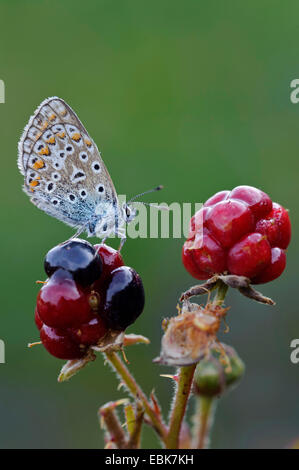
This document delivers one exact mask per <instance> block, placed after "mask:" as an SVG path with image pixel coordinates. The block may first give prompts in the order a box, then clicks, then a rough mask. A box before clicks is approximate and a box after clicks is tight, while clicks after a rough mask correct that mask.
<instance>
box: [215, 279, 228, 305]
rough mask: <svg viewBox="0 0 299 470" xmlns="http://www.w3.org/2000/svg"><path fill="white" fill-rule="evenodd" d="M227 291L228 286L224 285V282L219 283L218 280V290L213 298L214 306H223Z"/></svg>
mask: <svg viewBox="0 0 299 470" xmlns="http://www.w3.org/2000/svg"><path fill="white" fill-rule="evenodd" d="M227 290H228V286H227V285H226V284H224V282H222V281H220V279H219V281H218V289H217V293H216V295H215V297H214V300H213V303H214V304H216V305H220V306H221V305H222V304H223V301H224V299H225V296H226V293H227Z"/></svg>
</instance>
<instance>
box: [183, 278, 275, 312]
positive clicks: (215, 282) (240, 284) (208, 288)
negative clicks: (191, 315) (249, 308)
mask: <svg viewBox="0 0 299 470" xmlns="http://www.w3.org/2000/svg"><path fill="white" fill-rule="evenodd" d="M219 282H223V283H224V284H225V285H227V286H228V287H231V288H233V289H238V290H239V292H240V293H241V294H243V295H245V296H246V297H249V298H250V299H252V300H256V301H257V302H260V303H263V304H266V305H275V302H274V301H273V300H272V299H270V298H269V297H266V296H264V295H263V294H262V293H261V292H259V291H257V290H256V289H254V288H253V287H252V285H251V281H250V279H249V278H248V277H245V276H236V275H234V274H227V275H218V274H217V275H215V276H213V277H211V278H210V279H208V281H207V282H205V283H203V284H199V285H197V286H193V287H191V288H190V289H188V290H187V291H186V292H184V293H183V294H182V295H181V297H180V301H186V300H187V299H189V298H190V297H194V296H196V295H204V294H209V293H210V292H212V290H214V289H216V288H217V287H218V286H219Z"/></svg>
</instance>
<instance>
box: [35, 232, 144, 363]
mask: <svg viewBox="0 0 299 470" xmlns="http://www.w3.org/2000/svg"><path fill="white" fill-rule="evenodd" d="M44 266H45V271H46V274H47V275H48V276H49V279H48V280H47V281H46V282H45V284H44V285H43V287H42V288H41V290H40V292H39V293H38V296H37V306H36V310H35V323H36V326H37V327H38V329H39V330H40V338H41V341H42V343H43V345H44V347H45V348H46V349H47V350H48V352H49V353H50V354H52V355H53V356H55V357H58V358H60V359H79V358H80V357H83V356H84V355H85V354H86V352H87V350H88V347H89V346H91V345H95V344H97V342H98V341H99V340H100V339H101V338H103V337H104V336H105V335H106V333H107V331H108V330H116V331H124V330H125V329H126V328H127V327H128V326H129V325H131V324H132V323H134V321H135V320H136V319H137V317H138V316H139V315H140V314H141V312H142V310H143V307H144V290H143V285H142V281H141V278H140V276H139V275H138V274H137V273H136V271H134V270H133V269H132V268H129V267H128V266H124V262H123V259H122V257H121V255H120V253H119V252H118V251H116V250H114V249H113V248H111V247H109V246H107V245H104V244H102V245H95V246H92V245H91V244H90V243H88V242H86V241H84V240H79V239H72V240H70V241H67V242H65V243H63V244H61V245H58V246H56V247H54V248H53V249H52V250H50V251H49V252H48V254H47V255H46V258H45V263H44Z"/></svg>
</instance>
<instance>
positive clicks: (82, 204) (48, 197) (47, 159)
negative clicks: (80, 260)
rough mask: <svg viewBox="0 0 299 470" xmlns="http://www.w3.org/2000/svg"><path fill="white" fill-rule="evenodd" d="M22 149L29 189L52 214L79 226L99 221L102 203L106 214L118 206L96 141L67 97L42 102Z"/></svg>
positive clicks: (21, 161)
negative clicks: (67, 102) (97, 215)
mask: <svg viewBox="0 0 299 470" xmlns="http://www.w3.org/2000/svg"><path fill="white" fill-rule="evenodd" d="M18 149H19V154H18V167H19V169H20V171H21V173H22V174H23V175H24V190H25V192H26V193H27V194H28V195H29V196H30V199H31V201H32V202H33V204H35V205H36V206H37V207H39V208H40V209H42V210H43V211H44V212H46V213H47V214H49V215H51V216H53V217H55V218H57V219H59V220H61V221H63V222H65V223H66V224H68V225H70V226H72V227H77V228H80V227H84V226H87V225H88V223H89V222H90V223H92V221H94V220H95V210H96V208H97V207H103V208H105V210H104V209H103V212H104V213H105V211H106V212H107V209H108V210H109V208H110V209H111V208H114V209H115V210H117V211H118V210H119V207H118V200H117V195H116V191H115V188H114V185H113V182H112V180H111V178H110V175H109V173H108V171H107V169H106V167H105V164H104V162H103V160H102V158H101V155H100V152H99V151H98V148H97V146H96V144H95V142H94V141H93V140H92V139H91V137H90V136H89V135H88V133H87V131H86V129H85V127H84V126H83V124H82V123H81V122H80V120H79V118H78V117H77V115H76V114H75V113H74V111H73V110H72V109H71V108H70V106H68V105H67V104H66V103H65V102H64V101H63V100H62V99H60V98H57V97H52V98H48V99H46V100H45V101H43V102H42V103H41V105H40V106H39V107H38V108H37V110H36V111H35V113H34V115H33V116H32V117H31V118H30V120H29V123H28V124H27V126H26V127H25V129H24V132H23V135H22V137H21V139H20V142H19V147H18ZM98 218H99V217H98ZM91 226H92V225H91ZM93 226H95V224H93ZM89 231H90V232H92V229H90V230H89ZM91 234H92V233H91Z"/></svg>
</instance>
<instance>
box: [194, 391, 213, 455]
mask: <svg viewBox="0 0 299 470" xmlns="http://www.w3.org/2000/svg"><path fill="white" fill-rule="evenodd" d="M215 409H216V401H215V399H214V398H211V397H204V396H201V397H197V400H196V412H195V416H194V418H193V422H194V425H195V436H194V437H195V443H194V444H195V445H194V448H195V449H207V448H208V447H209V441H210V431H211V428H212V424H213V418H214V413H215Z"/></svg>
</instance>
